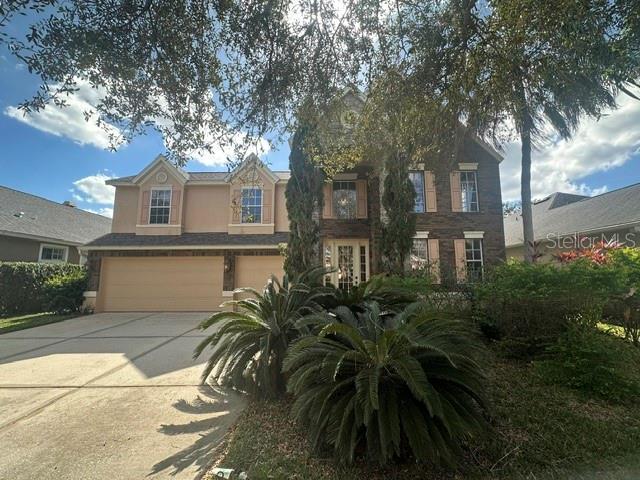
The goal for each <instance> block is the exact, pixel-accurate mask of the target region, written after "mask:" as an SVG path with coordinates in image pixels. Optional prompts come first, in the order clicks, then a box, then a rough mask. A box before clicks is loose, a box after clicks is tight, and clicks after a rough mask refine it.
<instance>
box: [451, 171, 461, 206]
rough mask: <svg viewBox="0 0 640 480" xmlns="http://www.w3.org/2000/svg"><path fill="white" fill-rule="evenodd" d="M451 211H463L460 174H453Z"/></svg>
mask: <svg viewBox="0 0 640 480" xmlns="http://www.w3.org/2000/svg"><path fill="white" fill-rule="evenodd" d="M450 179H451V211H452V212H461V211H462V187H461V186H460V172H451V175H450Z"/></svg>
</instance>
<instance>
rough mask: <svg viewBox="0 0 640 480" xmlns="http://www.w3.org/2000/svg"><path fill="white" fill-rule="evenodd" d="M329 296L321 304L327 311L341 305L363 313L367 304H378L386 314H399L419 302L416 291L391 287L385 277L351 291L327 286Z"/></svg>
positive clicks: (370, 280) (376, 278) (355, 286)
mask: <svg viewBox="0 0 640 480" xmlns="http://www.w3.org/2000/svg"><path fill="white" fill-rule="evenodd" d="M326 288H327V295H325V296H324V297H323V298H322V299H321V300H320V302H321V303H322V306H323V307H325V308H326V309H334V308H336V307H338V306H340V305H343V306H346V307H348V308H349V309H351V310H354V311H357V312H362V311H364V308H365V307H364V306H365V304H367V303H371V302H376V303H377V304H378V305H379V306H380V308H381V309H382V310H384V311H385V312H399V311H401V310H403V309H404V308H405V307H406V306H407V305H409V304H411V303H414V302H416V301H417V300H418V295H417V294H416V293H415V291H412V290H410V289H408V288H402V287H400V286H397V285H390V284H389V283H388V281H387V279H386V278H385V277H383V276H374V277H371V279H369V281H368V282H364V283H361V284H359V285H354V286H353V287H352V288H351V289H349V290H343V289H340V288H336V287H335V286H333V285H327V287H326Z"/></svg>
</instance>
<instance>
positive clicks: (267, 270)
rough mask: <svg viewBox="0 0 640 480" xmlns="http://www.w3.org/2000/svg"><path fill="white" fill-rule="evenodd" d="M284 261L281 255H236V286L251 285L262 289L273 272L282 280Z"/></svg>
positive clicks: (259, 289)
mask: <svg viewBox="0 0 640 480" xmlns="http://www.w3.org/2000/svg"><path fill="white" fill-rule="evenodd" d="M283 262H284V258H283V257H281V256H280V255H273V256H250V255H241V256H239V257H236V277H235V285H236V288H241V287H251V288H255V289H256V290H258V291H262V289H263V288H264V286H265V284H266V283H267V280H268V279H269V276H270V275H271V274H273V275H275V276H276V277H277V278H278V280H279V281H282V275H284V270H283V268H282V267H283Z"/></svg>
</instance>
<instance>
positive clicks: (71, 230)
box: [0, 186, 111, 245]
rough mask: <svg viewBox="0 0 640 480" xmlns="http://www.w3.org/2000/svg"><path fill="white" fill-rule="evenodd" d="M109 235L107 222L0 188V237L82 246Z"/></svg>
mask: <svg viewBox="0 0 640 480" xmlns="http://www.w3.org/2000/svg"><path fill="white" fill-rule="evenodd" d="M110 231H111V219H110V218H107V217H103V216H102V215H97V214H95V213H90V212H86V211H84V210H81V209H79V208H75V207H73V206H69V205H64V204H61V203H57V202H53V201H51V200H47V199H46V198H42V197H37V196H35V195H31V194H29V193H24V192H20V191H18V190H13V189H11V188H8V187H3V186H0V234H1V235H9V236H11V235H14V236H17V237H27V238H28V237H36V238H41V239H46V240H51V241H54V240H55V241H58V242H62V243H67V244H77V245H82V244H84V243H87V242H90V241H91V240H93V239H95V238H97V237H100V236H102V235H104V234H106V233H109V232H110Z"/></svg>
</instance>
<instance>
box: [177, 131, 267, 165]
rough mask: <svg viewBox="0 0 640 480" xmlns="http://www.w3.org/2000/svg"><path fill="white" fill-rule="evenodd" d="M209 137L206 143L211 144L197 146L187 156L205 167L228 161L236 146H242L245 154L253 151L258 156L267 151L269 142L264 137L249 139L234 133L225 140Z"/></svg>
mask: <svg viewBox="0 0 640 480" xmlns="http://www.w3.org/2000/svg"><path fill="white" fill-rule="evenodd" d="M209 137H210V138H208V139H206V140H207V143H209V144H210V145H212V146H211V147H210V148H209V149H204V148H199V149H196V150H193V151H191V152H189V156H190V157H191V158H192V159H193V160H194V161H195V162H198V163H200V164H202V165H206V166H207V167H216V166H224V165H226V164H227V163H229V159H233V158H234V157H235V154H236V153H237V152H236V150H235V149H236V148H237V147H242V151H245V149H246V152H245V156H246V155H249V154H251V153H255V154H256V155H258V156H259V157H261V156H263V155H265V154H266V153H268V152H269V149H270V146H269V142H268V141H267V140H265V139H264V138H259V139H258V140H257V141H250V140H248V139H247V136H246V135H243V134H241V133H236V134H234V135H232V136H231V137H230V138H229V139H228V140H227V141H225V142H215V141H214V140H213V138H212V137H213V135H209Z"/></svg>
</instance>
